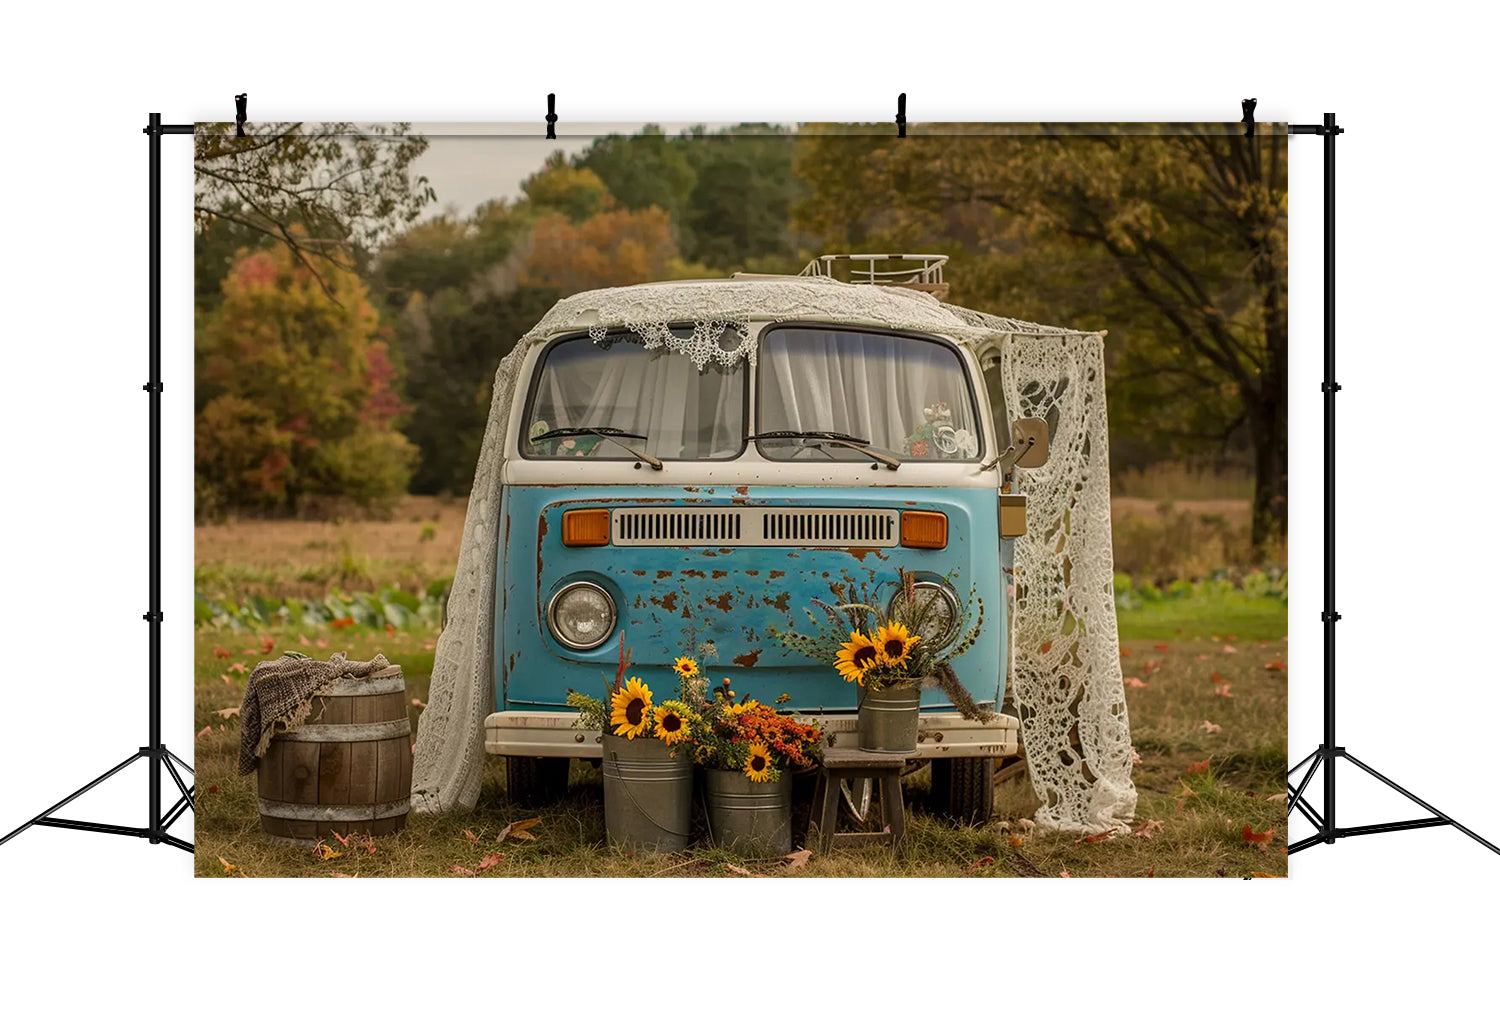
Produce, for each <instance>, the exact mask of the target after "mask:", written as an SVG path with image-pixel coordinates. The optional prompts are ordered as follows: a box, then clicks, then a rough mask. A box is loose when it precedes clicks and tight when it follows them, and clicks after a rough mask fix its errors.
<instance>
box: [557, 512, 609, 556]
mask: <svg viewBox="0 0 1500 1024" xmlns="http://www.w3.org/2000/svg"><path fill="white" fill-rule="evenodd" d="M562 526H563V529H562V534H563V544H564V545H566V546H567V547H570V548H591V547H599V546H601V545H604V544H608V543H609V509H607V508H579V509H574V510H573V511H571V512H564V513H563V524H562Z"/></svg>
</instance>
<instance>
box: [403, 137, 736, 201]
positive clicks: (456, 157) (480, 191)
mask: <svg viewBox="0 0 1500 1024" xmlns="http://www.w3.org/2000/svg"><path fill="white" fill-rule="evenodd" d="M645 124H646V122H635V123H628V124H627V123H616V124H597V125H584V126H579V127H578V128H577V129H576V130H577V131H578V132H579V134H567V133H565V134H564V135H563V137H562V138H557V139H548V138H546V137H545V136H543V135H542V133H541V132H537V133H536V134H535V135H532V136H526V135H477V134H473V132H475V131H476V127H477V126H475V125H462V126H458V125H455V126H452V128H451V131H452V132H453V133H452V134H444V133H443V132H444V129H443V127H441V126H437V125H428V126H424V125H414V126H413V132H414V133H415V134H421V135H424V136H425V137H426V138H427V142H428V146H427V152H425V153H423V154H422V155H421V156H419V157H417V159H416V160H414V161H413V162H412V174H413V175H426V176H427V181H428V183H429V184H431V185H432V187H433V190H434V191H436V192H437V202H436V203H430V204H428V205H427V207H426V208H425V209H423V211H422V218H421V219H423V220H426V219H428V218H431V217H436V216H438V215H439V214H442V213H444V212H445V211H447V210H448V209H450V208H454V209H456V210H457V213H458V216H460V217H464V216H467V215H468V214H470V213H472V212H473V210H474V208H475V207H476V206H478V205H479V204H480V203H482V202H485V201H486V200H489V199H501V198H505V199H514V198H516V197H517V196H519V195H520V194H521V182H523V181H525V180H526V179H527V178H528V177H530V176H531V175H532V174H534V173H535V172H536V171H537V170H539V169H540V168H541V166H542V163H543V162H544V161H545V160H546V159H547V155H548V154H549V153H551V152H553V151H554V150H558V149H560V150H562V151H563V152H564V153H566V154H567V155H568V156H573V155H574V154H576V153H581V152H583V150H585V149H587V148H588V146H589V144H590V143H591V142H593V141H594V140H595V139H597V138H600V137H602V136H605V135H610V134H620V135H631V134H634V133H636V132H638V131H640V130H641V129H642V128H643V127H645ZM496 127H500V126H496ZM504 127H505V128H514V127H515V126H504ZM686 127H688V126H687V125H684V124H663V125H662V126H661V128H662V131H664V132H666V133H667V134H668V135H675V134H677V133H678V132H679V131H681V130H682V129H684V128H686ZM708 127H709V128H710V129H713V128H718V127H721V126H720V125H718V124H710V125H708ZM460 131H467V132H468V133H469V134H457V133H458V132H460Z"/></svg>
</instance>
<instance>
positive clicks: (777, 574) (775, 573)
mask: <svg viewBox="0 0 1500 1024" xmlns="http://www.w3.org/2000/svg"><path fill="white" fill-rule="evenodd" d="M785 575H786V573H784V572H782V571H781V570H780V569H772V570H771V571H770V572H769V573H767V574H766V578H767V579H771V580H779V579H781V577H783V576H785Z"/></svg>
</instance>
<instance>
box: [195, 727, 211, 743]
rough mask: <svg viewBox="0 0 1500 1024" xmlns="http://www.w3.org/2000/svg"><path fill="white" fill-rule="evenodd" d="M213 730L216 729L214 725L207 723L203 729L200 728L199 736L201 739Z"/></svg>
mask: <svg viewBox="0 0 1500 1024" xmlns="http://www.w3.org/2000/svg"><path fill="white" fill-rule="evenodd" d="M213 731H214V727H213V726H211V725H205V726H204V727H203V728H201V729H199V730H198V738H199V739H200V740H201V739H202V738H203V737H205V736H207V735H208V734H209V733H211V732H213Z"/></svg>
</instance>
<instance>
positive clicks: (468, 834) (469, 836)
mask: <svg viewBox="0 0 1500 1024" xmlns="http://www.w3.org/2000/svg"><path fill="white" fill-rule="evenodd" d="M464 838H465V839H467V840H468V841H469V842H471V843H473V844H474V845H475V846H478V845H479V837H478V836H476V835H475V834H474V833H473V832H470V831H469V830H468V829H464Z"/></svg>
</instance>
